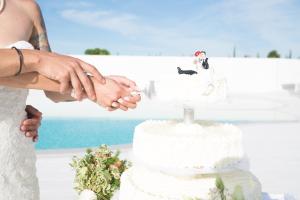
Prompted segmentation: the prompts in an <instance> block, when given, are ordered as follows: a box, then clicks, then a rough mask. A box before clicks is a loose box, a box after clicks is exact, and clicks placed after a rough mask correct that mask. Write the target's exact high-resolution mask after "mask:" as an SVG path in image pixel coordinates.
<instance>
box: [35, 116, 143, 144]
mask: <svg viewBox="0 0 300 200" xmlns="http://www.w3.org/2000/svg"><path fill="white" fill-rule="evenodd" d="M142 121H144V120H119V119H117V120H116V119H98V118H46V119H43V122H42V126H41V128H40V129H39V141H38V143H37V144H36V149H70V148H86V147H97V146H99V145H101V144H107V145H117V144H129V143H131V142H132V138H133V132H134V128H135V126H136V125H138V124H139V123H141V122H142Z"/></svg>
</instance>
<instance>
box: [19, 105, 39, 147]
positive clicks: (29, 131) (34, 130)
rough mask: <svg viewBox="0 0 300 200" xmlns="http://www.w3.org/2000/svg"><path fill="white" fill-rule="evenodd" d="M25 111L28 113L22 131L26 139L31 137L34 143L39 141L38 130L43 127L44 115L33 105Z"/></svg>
mask: <svg viewBox="0 0 300 200" xmlns="http://www.w3.org/2000/svg"><path fill="white" fill-rule="evenodd" d="M25 111H26V112H27V119H25V120H24V121H23V122H22V124H21V127H20V129H21V131H22V132H24V134H25V136H26V137H30V138H32V141H33V142H36V141H37V140H38V129H39V127H40V125H41V120H42V113H41V112H40V111H38V110H37V109H36V108H34V107H33V106H31V105H27V106H26V108H25Z"/></svg>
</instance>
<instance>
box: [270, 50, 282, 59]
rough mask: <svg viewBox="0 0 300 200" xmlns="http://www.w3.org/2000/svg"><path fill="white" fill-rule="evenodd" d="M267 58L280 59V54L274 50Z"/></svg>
mask: <svg viewBox="0 0 300 200" xmlns="http://www.w3.org/2000/svg"><path fill="white" fill-rule="evenodd" d="M267 57H268V58H280V54H279V53H278V52H277V51H276V50H273V51H270V52H269V53H268V56H267Z"/></svg>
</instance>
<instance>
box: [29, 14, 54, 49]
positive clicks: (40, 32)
mask: <svg viewBox="0 0 300 200" xmlns="http://www.w3.org/2000/svg"><path fill="white" fill-rule="evenodd" d="M39 21H40V23H39V24H38V27H36V26H35V27H34V30H33V34H32V36H31V39H30V43H31V44H32V45H33V46H34V48H35V49H37V50H41V51H49V52H51V48H50V45H49V41H48V36H47V30H46V25H45V21H44V18H43V15H42V12H41V10H40V19H39Z"/></svg>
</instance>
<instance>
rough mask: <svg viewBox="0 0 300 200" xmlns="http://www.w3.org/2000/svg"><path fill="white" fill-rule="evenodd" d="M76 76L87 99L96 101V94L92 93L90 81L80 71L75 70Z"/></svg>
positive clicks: (92, 88)
mask: <svg viewBox="0 0 300 200" xmlns="http://www.w3.org/2000/svg"><path fill="white" fill-rule="evenodd" d="M76 73H77V76H78V78H79V80H80V81H81V84H82V86H83V88H84V90H85V92H86V94H87V96H88V98H89V99H91V100H92V101H94V100H95V99H96V94H95V91H94V86H93V83H92V81H91V80H90V79H89V77H88V76H87V75H86V73H84V72H83V71H82V70H81V69H76Z"/></svg>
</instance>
